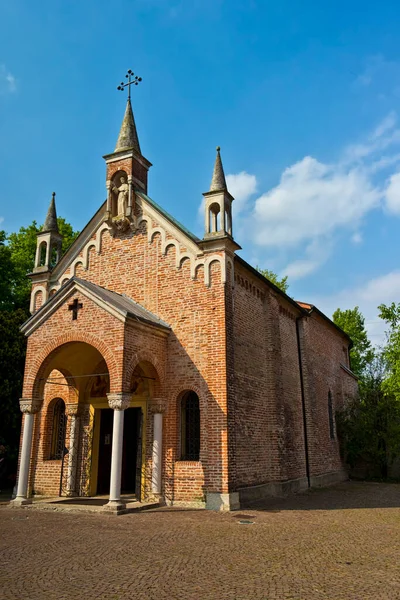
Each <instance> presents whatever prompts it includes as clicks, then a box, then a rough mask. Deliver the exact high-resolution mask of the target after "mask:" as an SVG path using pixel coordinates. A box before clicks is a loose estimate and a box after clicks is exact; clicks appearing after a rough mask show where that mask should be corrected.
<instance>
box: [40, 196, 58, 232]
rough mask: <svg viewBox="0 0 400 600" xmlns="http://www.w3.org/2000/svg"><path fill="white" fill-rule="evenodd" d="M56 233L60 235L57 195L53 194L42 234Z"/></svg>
mask: <svg viewBox="0 0 400 600" xmlns="http://www.w3.org/2000/svg"><path fill="white" fill-rule="evenodd" d="M45 231H54V232H56V233H58V225H57V212H56V193H55V192H53V194H52V196H51V200H50V204H49V209H48V211H47V215H46V220H45V222H44V225H43V227H42V232H45Z"/></svg>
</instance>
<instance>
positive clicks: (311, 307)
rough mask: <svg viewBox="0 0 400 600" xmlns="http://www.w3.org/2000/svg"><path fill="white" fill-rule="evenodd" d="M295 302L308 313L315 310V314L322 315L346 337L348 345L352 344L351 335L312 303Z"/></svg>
mask: <svg viewBox="0 0 400 600" xmlns="http://www.w3.org/2000/svg"><path fill="white" fill-rule="evenodd" d="M296 302H297V304H298V305H299V306H301V308H303V309H304V310H306V311H307V312H308V314H309V315H311V314H312V313H314V312H315V313H316V314H317V315H319V316H320V317H322V318H323V319H324V320H325V321H328V323H329V324H330V325H332V326H333V327H334V328H335V329H336V330H337V331H339V332H340V333H341V334H342V335H343V336H344V337H345V338H347V339H348V340H349V342H350V347H352V346H353V340H352V339H351V337H350V336H349V335H348V334H347V333H346V332H345V331H343V329H342V328H341V327H339V325H336V323H334V322H333V321H332V319H330V318H329V317H327V316H326V315H325V314H324V313H323V312H322V311H320V310H319V308H317V307H316V306H314V304H309V303H308V302H300V301H296Z"/></svg>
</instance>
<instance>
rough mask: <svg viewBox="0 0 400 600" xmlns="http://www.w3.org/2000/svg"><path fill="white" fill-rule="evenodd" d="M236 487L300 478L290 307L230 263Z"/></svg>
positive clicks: (294, 345) (296, 372) (298, 390)
mask: <svg viewBox="0 0 400 600" xmlns="http://www.w3.org/2000/svg"><path fill="white" fill-rule="evenodd" d="M233 295H234V296H233V297H234V340H235V341H234V365H235V367H234V378H235V401H234V406H235V421H236V427H235V450H236V452H235V454H236V486H237V487H238V488H241V487H247V486H253V485H260V484H264V483H267V482H279V481H286V480H292V479H299V478H302V477H304V476H305V474H306V473H305V451H304V433H303V425H302V422H303V421H302V403H301V386H300V374H299V362H298V350H297V337H296V316H297V315H298V311H296V307H292V305H291V304H290V303H289V302H287V301H285V300H284V298H281V297H280V296H278V294H277V293H275V292H274V291H273V290H272V288H270V287H269V286H268V285H267V284H263V282H262V281H260V280H259V279H258V278H256V277H255V276H254V275H252V274H251V273H250V272H249V271H248V270H247V269H245V268H244V267H243V266H242V265H240V264H238V263H236V265H235V288H234V291H233Z"/></svg>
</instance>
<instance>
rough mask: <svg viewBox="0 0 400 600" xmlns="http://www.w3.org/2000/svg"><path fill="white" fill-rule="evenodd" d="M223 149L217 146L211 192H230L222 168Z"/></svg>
mask: <svg viewBox="0 0 400 600" xmlns="http://www.w3.org/2000/svg"><path fill="white" fill-rule="evenodd" d="M220 150H221V148H220V147H219V146H217V156H216V159H215V165H214V173H213V176H212V179H211V185H210V192H222V191H228V188H227V187H226V180H225V173H224V167H223V166H222V160H221V154H220Z"/></svg>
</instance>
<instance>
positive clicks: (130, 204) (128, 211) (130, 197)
mask: <svg viewBox="0 0 400 600" xmlns="http://www.w3.org/2000/svg"><path fill="white" fill-rule="evenodd" d="M132 212H133V211H132V175H128V207H127V211H126V214H127V215H128V217H130V216H131V215H132Z"/></svg>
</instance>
